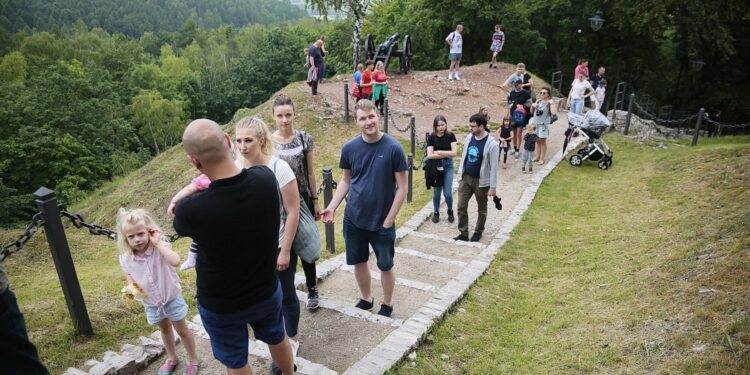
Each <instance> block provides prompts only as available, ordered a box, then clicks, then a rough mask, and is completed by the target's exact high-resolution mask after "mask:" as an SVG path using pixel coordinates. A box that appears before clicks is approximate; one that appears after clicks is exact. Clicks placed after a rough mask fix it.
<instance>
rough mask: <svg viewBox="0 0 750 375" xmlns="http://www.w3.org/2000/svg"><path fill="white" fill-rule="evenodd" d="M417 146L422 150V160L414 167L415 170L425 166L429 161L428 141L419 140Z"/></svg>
mask: <svg viewBox="0 0 750 375" xmlns="http://www.w3.org/2000/svg"><path fill="white" fill-rule="evenodd" d="M417 147H419V148H420V149H421V150H422V160H421V161H420V162H419V165H415V166H413V167H412V168H413V169H414V170H415V171H418V170H420V169H422V168H424V165H425V163H427V142H423V141H420V140H417Z"/></svg>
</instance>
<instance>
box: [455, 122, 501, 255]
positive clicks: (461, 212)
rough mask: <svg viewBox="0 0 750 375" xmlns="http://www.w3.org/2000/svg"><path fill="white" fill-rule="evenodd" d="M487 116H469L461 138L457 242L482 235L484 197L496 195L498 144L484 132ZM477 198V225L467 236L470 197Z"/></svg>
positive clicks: (473, 240) (490, 135)
mask: <svg viewBox="0 0 750 375" xmlns="http://www.w3.org/2000/svg"><path fill="white" fill-rule="evenodd" d="M486 126H487V119H486V118H485V117H484V116H482V115H480V114H476V115H473V116H471V118H470V119H469V128H470V130H471V133H470V134H469V135H468V136H467V137H466V140H465V141H464V152H463V154H462V155H461V162H460V163H458V176H459V181H460V182H459V184H458V230H459V231H461V233H460V234H459V235H458V236H456V237H455V238H454V240H457V241H472V242H476V241H479V240H480V239H481V238H482V233H483V232H484V223H485V221H487V198H488V197H494V196H495V188H496V185H497V159H498V152H499V147H498V144H497V141H495V138H494V137H493V136H492V134H490V133H489V132H487V128H486ZM472 195H473V196H474V197H475V199H476V200H477V211H479V216H478V217H477V224H476V226H475V227H474V234H472V235H471V238H469V213H468V209H469V199H471V196H472Z"/></svg>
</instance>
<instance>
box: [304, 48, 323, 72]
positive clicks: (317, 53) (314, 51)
mask: <svg viewBox="0 0 750 375" xmlns="http://www.w3.org/2000/svg"><path fill="white" fill-rule="evenodd" d="M307 55H308V56H310V57H312V58H313V61H315V66H316V67H321V66H322V65H323V63H324V60H323V50H322V49H320V48H318V47H317V46H315V45H314V44H311V45H310V47H307Z"/></svg>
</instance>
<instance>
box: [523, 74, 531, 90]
mask: <svg viewBox="0 0 750 375" xmlns="http://www.w3.org/2000/svg"><path fill="white" fill-rule="evenodd" d="M530 79H531V74H529V73H524V74H523V84H524V85H525V84H527V83H529V80H530ZM524 90H525V89H524Z"/></svg>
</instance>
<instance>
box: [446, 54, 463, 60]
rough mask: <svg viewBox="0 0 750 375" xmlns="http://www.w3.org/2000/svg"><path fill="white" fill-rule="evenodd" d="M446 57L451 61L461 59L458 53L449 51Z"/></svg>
mask: <svg viewBox="0 0 750 375" xmlns="http://www.w3.org/2000/svg"><path fill="white" fill-rule="evenodd" d="M448 58H449V59H450V60H451V61H456V60H458V61H461V54H460V53H450V54H448Z"/></svg>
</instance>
